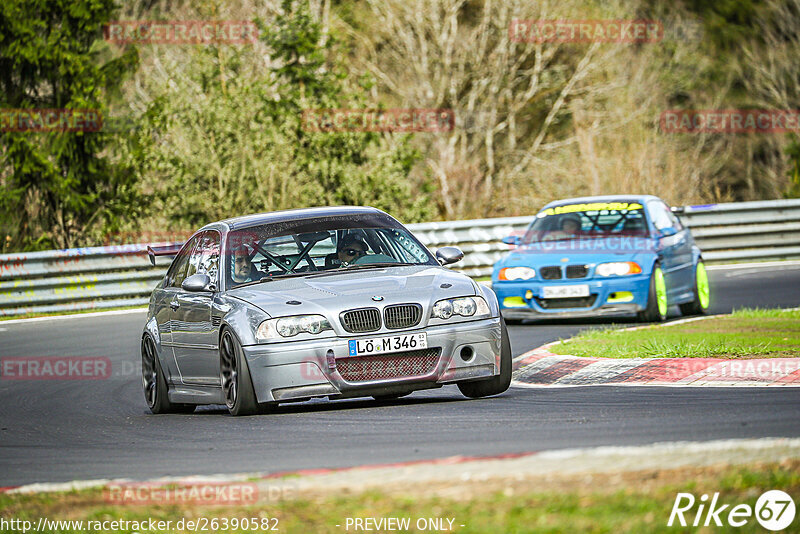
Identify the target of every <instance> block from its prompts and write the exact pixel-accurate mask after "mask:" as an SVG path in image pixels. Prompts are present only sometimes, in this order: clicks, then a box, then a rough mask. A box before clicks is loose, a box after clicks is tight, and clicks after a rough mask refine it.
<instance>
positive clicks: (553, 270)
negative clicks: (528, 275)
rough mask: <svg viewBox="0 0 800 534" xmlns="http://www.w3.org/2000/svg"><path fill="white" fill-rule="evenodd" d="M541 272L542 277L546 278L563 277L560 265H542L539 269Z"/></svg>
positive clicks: (555, 278)
mask: <svg viewBox="0 0 800 534" xmlns="http://www.w3.org/2000/svg"><path fill="white" fill-rule="evenodd" d="M539 274H540V275H542V278H544V279H545V280H558V279H559V278H561V267H559V266H558V265H551V266H548V267H542V268H541V269H539Z"/></svg>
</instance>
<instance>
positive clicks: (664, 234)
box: [659, 226, 678, 237]
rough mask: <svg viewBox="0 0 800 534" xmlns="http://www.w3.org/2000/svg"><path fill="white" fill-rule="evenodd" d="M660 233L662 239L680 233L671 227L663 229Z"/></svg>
mask: <svg viewBox="0 0 800 534" xmlns="http://www.w3.org/2000/svg"><path fill="white" fill-rule="evenodd" d="M659 232H660V237H669V236H672V235H675V234H677V233H678V231H677V230H676V229H675V228H673V227H671V226H670V227H669V228H662V229H661V230H659Z"/></svg>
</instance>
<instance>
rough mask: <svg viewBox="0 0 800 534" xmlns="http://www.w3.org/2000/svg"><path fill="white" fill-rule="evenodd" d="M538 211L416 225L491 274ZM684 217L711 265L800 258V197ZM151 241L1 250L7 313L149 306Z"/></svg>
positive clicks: (0, 288) (431, 241) (472, 269)
mask: <svg viewBox="0 0 800 534" xmlns="http://www.w3.org/2000/svg"><path fill="white" fill-rule="evenodd" d="M531 220H532V216H528V217H508V218H498V219H479V220H470V221H451V222H433V223H420V224H409V225H407V226H408V228H409V229H410V230H411V231H412V232H413V233H414V234H415V235H416V236H417V237H418V238H419V239H420V241H422V242H423V243H424V244H425V245H426V246H427V247H429V248H431V249H435V248H438V247H442V246H447V245H455V246H458V247H460V248H461V249H462V250H463V251H464V253H465V257H464V259H463V260H462V261H461V262H459V263H458V264H456V266H455V268H456V269H457V270H459V271H461V272H463V273H465V274H467V275H469V276H473V277H482V276H488V275H489V274H491V270H492V265H493V264H494V263H495V262H496V261H497V260H499V259H500V258H501V256H502V255H503V254H505V253H506V252H508V251H509V250H510V248H511V247H510V246H509V245H505V244H503V243H501V242H500V240H501V239H502V238H503V237H505V236H507V235H511V234H513V233H520V232H522V231H523V230H524V229H525V228H526V227H527V225H528V224H529V223H530V222H531ZM681 220H682V221H683V222H684V223H685V224H686V225H687V226H689V227H690V228H691V229H692V234H693V235H694V237H695V239H696V240H697V242H698V244H699V245H700V248H702V249H703V257H704V258H705V260H706V261H707V262H708V263H724V262H732V261H743V260H769V259H771V260H775V259H789V258H800V199H797V200H795V199H792V200H769V201H759V202H738V203H729V204H713V205H706V206H687V207H686V208H684V214H683V215H681ZM144 248H145V245H142V244H138V245H122V246H112V247H87V248H79V249H68V250H56V251H43V252H29V253H17V254H3V255H0V316H7V315H19V314H24V313H46V312H53V311H69V310H84V309H101V308H112V307H120V306H131V305H145V304H147V302H148V297H149V295H150V292H151V291H152V289H153V287H154V286H155V285H156V284H157V283H158V281H159V280H160V279H161V277H162V276H163V275H164V272H165V270H166V265H162V266H159V267H155V268H154V267H152V266H151V265H150V262H149V261H148V258H147V255H146V253H145V252H144Z"/></svg>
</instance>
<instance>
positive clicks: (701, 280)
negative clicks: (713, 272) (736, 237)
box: [679, 260, 711, 315]
mask: <svg viewBox="0 0 800 534" xmlns="http://www.w3.org/2000/svg"><path fill="white" fill-rule="evenodd" d="M710 304H711V286H710V285H709V284H708V273H707V272H706V265H705V263H703V260H699V261H698V262H697V266H695V269H694V300H692V301H691V302H686V303H684V304H680V305H679V308H680V309H681V314H683V315H704V314H705V313H706V311H707V310H708V306H709V305H710Z"/></svg>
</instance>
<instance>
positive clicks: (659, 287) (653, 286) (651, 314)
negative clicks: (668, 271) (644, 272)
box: [637, 263, 669, 323]
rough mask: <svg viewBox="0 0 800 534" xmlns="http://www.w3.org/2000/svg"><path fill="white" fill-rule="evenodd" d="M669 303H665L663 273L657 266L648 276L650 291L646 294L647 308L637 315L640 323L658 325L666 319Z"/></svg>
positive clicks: (665, 289)
mask: <svg viewBox="0 0 800 534" xmlns="http://www.w3.org/2000/svg"><path fill="white" fill-rule="evenodd" d="M668 309H669V302H668V301H667V285H666V282H665V281H664V271H662V270H661V266H660V265H659V264H657V263H656V264H655V265H654V266H653V273H652V274H651V275H650V291H649V292H648V294H647V307H646V308H645V309H644V310H643V311H640V312H639V313H638V314H637V317H638V319H639V320H640V321H643V322H645V323H660V322H662V321H664V319H666V318H667V310H668Z"/></svg>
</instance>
